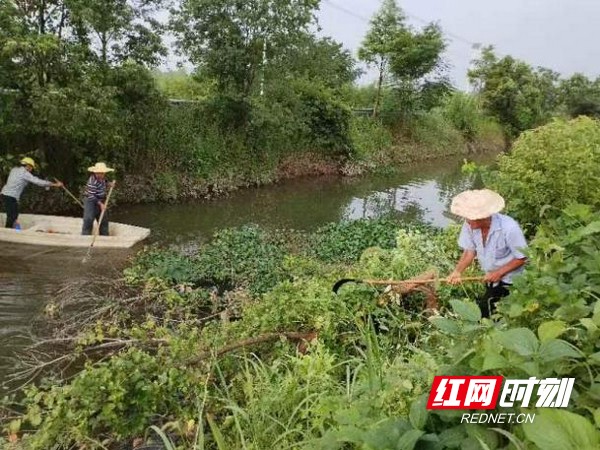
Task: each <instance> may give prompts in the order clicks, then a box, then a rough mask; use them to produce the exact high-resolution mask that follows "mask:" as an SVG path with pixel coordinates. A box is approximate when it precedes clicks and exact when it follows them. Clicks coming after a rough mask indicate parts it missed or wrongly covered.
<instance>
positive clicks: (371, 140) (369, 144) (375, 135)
mask: <svg viewBox="0 0 600 450" xmlns="http://www.w3.org/2000/svg"><path fill="white" fill-rule="evenodd" d="M350 138H351V140H352V147H353V148H354V155H355V156H356V157H357V158H359V159H365V158H368V157H370V156H374V155H377V154H379V153H381V152H383V151H385V150H387V149H389V148H390V147H391V146H392V144H393V138H392V134H391V133H390V131H389V130H388V129H387V128H385V127H384V126H383V125H382V124H381V123H380V122H378V121H377V120H373V119H371V118H365V117H353V119H352V121H351V123H350Z"/></svg>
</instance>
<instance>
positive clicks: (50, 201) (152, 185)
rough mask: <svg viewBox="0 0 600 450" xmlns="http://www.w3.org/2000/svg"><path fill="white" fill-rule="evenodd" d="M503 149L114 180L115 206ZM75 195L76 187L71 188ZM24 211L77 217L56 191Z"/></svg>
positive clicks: (434, 149) (460, 148)
mask: <svg viewBox="0 0 600 450" xmlns="http://www.w3.org/2000/svg"><path fill="white" fill-rule="evenodd" d="M503 148H504V141H503V137H502V136H501V135H500V134H489V135H487V136H484V137H482V138H481V139H480V140H478V141H477V142H471V143H467V142H464V141H462V140H460V139H459V140H455V141H449V142H446V143H445V144H444V143H442V144H440V145H438V146H434V145H429V144H426V143H421V144H419V143H414V142H413V143H411V142H409V141H407V140H404V141H403V142H400V143H398V144H396V145H393V146H389V147H386V148H373V149H372V151H371V152H370V153H368V154H366V155H363V156H362V157H360V158H355V159H352V160H349V159H347V158H326V157H324V156H323V155H319V154H316V153H303V154H298V155H294V156H289V157H286V158H284V159H282V160H281V161H280V162H278V163H277V164H274V165H272V164H268V165H265V166H260V165H255V166H254V167H252V166H251V167H230V168H223V170H221V171H219V173H218V174H215V175H213V176H212V177H208V178H204V177H198V176H193V175H190V174H189V173H177V172H175V171H172V170H170V169H168V167H167V168H165V170H163V171H158V170H157V171H153V172H144V173H141V174H140V173H137V174H136V173H126V174H124V175H123V174H119V173H118V172H117V173H116V174H115V178H116V179H117V180H119V185H118V189H117V190H115V193H114V197H113V202H114V204H118V205H131V204H151V203H172V202H184V201H189V200H201V199H216V198H220V197H224V196H227V195H228V194H231V193H232V192H235V191H238V190H240V189H246V188H252V187H258V186H268V185H271V184H276V183H282V182H285V181H289V180H295V179H299V178H307V177H322V176H338V177H360V176H364V175H367V174H377V173H387V174H391V173H396V172H401V171H405V170H406V167H407V166H412V165H418V164H420V163H425V162H430V161H436V160H440V161H444V162H445V160H447V159H448V158H452V157H464V158H477V157H481V156H486V155H496V154H498V153H500V152H502V150H503ZM69 189H70V190H71V191H72V192H77V189H76V188H75V186H69ZM21 209H22V211H23V212H34V213H39V214H44V213H46V214H50V213H54V214H75V215H77V214H79V213H80V211H79V209H78V207H77V206H76V205H74V204H73V202H72V200H71V199H70V197H68V196H66V195H65V194H64V193H63V192H62V191H60V190H50V191H46V192H43V191H40V190H38V189H36V188H35V187H33V188H30V189H28V190H26V192H25V194H24V196H23V199H22V208H21Z"/></svg>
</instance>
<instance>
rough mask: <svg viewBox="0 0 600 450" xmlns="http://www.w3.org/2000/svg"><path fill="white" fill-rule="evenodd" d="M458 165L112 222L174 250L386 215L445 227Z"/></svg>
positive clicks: (304, 186) (129, 215) (130, 209)
mask: <svg viewBox="0 0 600 450" xmlns="http://www.w3.org/2000/svg"><path fill="white" fill-rule="evenodd" d="M487 159H490V158H489V157H487ZM461 165H462V161H461V160H456V159H454V160H441V161H434V162H430V163H427V164H420V165H415V166H410V167H406V168H405V170H404V171H402V172H399V173H395V174H393V175H387V176H384V175H369V176H366V177H359V178H339V177H322V178H317V179H314V178H311V179H297V180H293V181H289V182H285V183H283V184H280V185H274V186H266V187H261V188H256V189H248V190H244V191H240V192H237V193H234V194H232V195H231V196H229V197H227V198H222V199H217V200H212V201H204V202H196V203H185V204H174V205H163V206H160V207H157V206H156V205H135V206H124V207H121V208H119V209H118V210H117V211H116V212H115V213H114V214H113V219H114V220H119V221H124V222H127V223H131V224H134V225H140V226H144V227H149V228H151V229H152V233H153V237H152V239H153V240H155V241H160V242H169V243H181V244H183V243H185V242H189V241H191V240H206V239H207V238H209V237H210V236H211V235H212V234H213V233H214V232H215V231H216V230H218V229H221V228H224V227H236V226H240V225H244V224H248V223H255V224H258V225H261V226H263V227H266V228H294V229H300V230H309V231H310V230H314V229H315V228H317V227H319V226H321V225H323V224H325V223H329V222H337V221H340V220H354V219H360V218H373V217H378V216H381V215H384V214H389V213H390V212H391V213H395V214H396V215H397V216H399V217H401V218H403V219H405V220H408V221H418V222H426V223H429V224H432V225H434V226H438V227H445V226H447V225H448V224H449V223H451V219H449V218H448V217H446V215H445V212H446V211H447V210H448V207H449V203H450V200H451V198H452V197H453V196H454V195H456V194H457V193H459V192H460V191H462V190H464V189H467V188H469V187H470V184H471V180H470V179H469V177H467V176H465V175H463V174H461V171H460V167H461Z"/></svg>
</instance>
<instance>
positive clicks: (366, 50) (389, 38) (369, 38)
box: [358, 0, 406, 117]
mask: <svg viewBox="0 0 600 450" xmlns="http://www.w3.org/2000/svg"><path fill="white" fill-rule="evenodd" d="M405 28H406V16H405V15H404V13H403V12H402V10H401V9H400V7H399V6H398V5H397V4H396V0H383V3H382V4H381V7H380V9H379V11H377V13H375V15H374V16H373V18H372V19H371V27H370V28H369V31H368V32H367V35H366V36H365V39H364V40H363V43H362V45H361V47H360V48H359V49H358V57H359V59H360V60H361V61H364V62H366V63H367V65H369V66H375V67H376V68H377V71H378V72H379V77H378V78H377V91H376V95H375V105H374V107H373V116H375V117H377V115H378V114H379V106H380V105H381V88H382V86H383V82H384V80H385V77H386V75H387V72H388V65H389V61H390V55H391V53H392V51H393V48H394V42H395V40H396V39H397V37H398V35H399V34H401V33H402V32H403V31H404V30H405Z"/></svg>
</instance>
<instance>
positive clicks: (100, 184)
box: [81, 162, 114, 236]
mask: <svg viewBox="0 0 600 450" xmlns="http://www.w3.org/2000/svg"><path fill="white" fill-rule="evenodd" d="M113 171H114V169H111V168H110V167H107V166H106V164H105V163H103V162H99V163H96V164H95V165H93V166H92V167H88V172H92V174H91V175H90V178H89V179H88V182H87V185H86V186H85V199H84V203H83V228H82V230H81V234H83V235H90V234H92V230H93V228H94V220H100V216H101V215H102V211H104V210H105V209H106V192H107V188H109V187H110V186H112V185H113V183H114V181H113V182H111V183H109V182H108V181H107V180H106V174H107V173H109V172H113ZM99 227H100V228H99V234H100V236H108V216H107V214H106V213H104V216H103V218H102V223H101V224H100V225H99Z"/></svg>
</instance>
